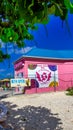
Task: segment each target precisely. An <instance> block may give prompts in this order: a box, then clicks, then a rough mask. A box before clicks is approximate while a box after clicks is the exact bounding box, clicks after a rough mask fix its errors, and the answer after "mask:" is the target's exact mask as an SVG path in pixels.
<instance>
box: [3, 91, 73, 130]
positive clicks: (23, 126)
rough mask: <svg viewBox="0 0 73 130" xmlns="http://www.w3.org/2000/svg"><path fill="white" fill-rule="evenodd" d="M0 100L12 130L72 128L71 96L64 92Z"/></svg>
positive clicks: (70, 129) (72, 102) (72, 104)
mask: <svg viewBox="0 0 73 130" xmlns="http://www.w3.org/2000/svg"><path fill="white" fill-rule="evenodd" d="M1 102H2V103H4V104H6V105H7V107H8V109H9V114H8V118H7V121H6V123H8V124H9V125H11V126H12V127H13V128H14V130H73V96H67V95H66V94H65V92H55V93H54V92H53V93H44V94H32V95H17V96H13V97H8V98H5V99H2V100H1Z"/></svg>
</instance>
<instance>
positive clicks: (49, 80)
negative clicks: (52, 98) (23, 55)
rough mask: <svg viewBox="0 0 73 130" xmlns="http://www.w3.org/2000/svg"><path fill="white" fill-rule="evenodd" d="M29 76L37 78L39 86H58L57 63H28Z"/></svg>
mask: <svg viewBox="0 0 73 130" xmlns="http://www.w3.org/2000/svg"><path fill="white" fill-rule="evenodd" d="M28 77H29V78H31V79H32V78H33V79H34V80H36V82H37V84H38V87H39V88H42V87H54V86H58V69H57V66H56V65H48V64H37V65H33V64H32V65H31V64H29V65H28Z"/></svg>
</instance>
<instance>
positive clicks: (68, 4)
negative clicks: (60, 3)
mask: <svg viewBox="0 0 73 130" xmlns="http://www.w3.org/2000/svg"><path fill="white" fill-rule="evenodd" d="M64 4H65V6H66V8H67V9H69V8H70V0H64Z"/></svg>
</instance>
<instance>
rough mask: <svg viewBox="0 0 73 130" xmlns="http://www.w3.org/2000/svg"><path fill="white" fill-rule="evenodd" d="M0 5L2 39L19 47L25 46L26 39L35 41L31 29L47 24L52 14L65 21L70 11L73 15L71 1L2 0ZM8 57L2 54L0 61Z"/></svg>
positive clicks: (0, 36)
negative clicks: (38, 24)
mask: <svg viewBox="0 0 73 130" xmlns="http://www.w3.org/2000/svg"><path fill="white" fill-rule="evenodd" d="M0 3H1V5H0V39H1V40H2V41H3V42H4V43H8V42H11V43H12V44H13V43H16V44H17V46H18V47H23V46H24V42H23V40H24V39H28V40H32V39H33V36H32V35H31V34H30V33H29V29H36V28H37V27H36V26H35V23H42V24H47V23H48V22H49V15H51V14H53V15H55V16H59V17H60V18H61V19H62V20H65V19H66V18H67V15H68V10H69V11H70V13H73V5H72V3H71V2H70V0H0ZM1 53H2V54H1ZM4 55H5V57H4ZM8 57H9V56H8V54H3V52H2V51H1V52H0V59H1V60H0V61H2V60H3V59H5V58H8Z"/></svg>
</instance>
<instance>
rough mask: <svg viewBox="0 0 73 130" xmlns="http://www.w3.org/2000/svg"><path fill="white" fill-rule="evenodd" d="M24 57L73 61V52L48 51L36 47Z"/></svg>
mask: <svg viewBox="0 0 73 130" xmlns="http://www.w3.org/2000/svg"><path fill="white" fill-rule="evenodd" d="M23 57H35V58H45V59H62V60H73V50H48V49H41V48H36V47H34V48H33V49H31V50H30V51H29V52H27V53H26V54H25V55H24V56H23Z"/></svg>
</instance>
